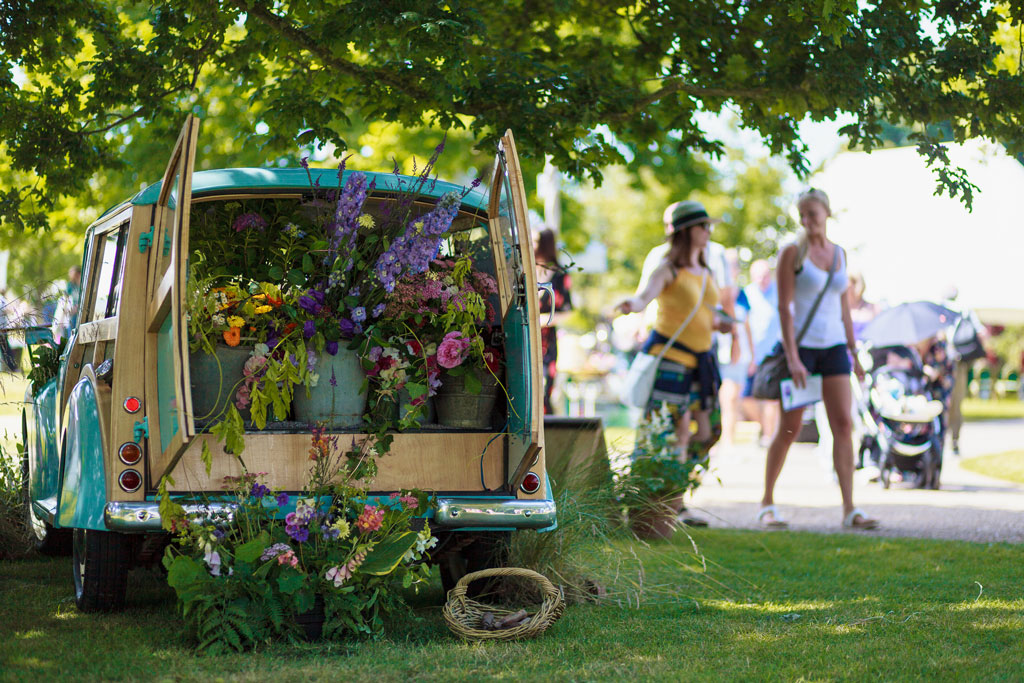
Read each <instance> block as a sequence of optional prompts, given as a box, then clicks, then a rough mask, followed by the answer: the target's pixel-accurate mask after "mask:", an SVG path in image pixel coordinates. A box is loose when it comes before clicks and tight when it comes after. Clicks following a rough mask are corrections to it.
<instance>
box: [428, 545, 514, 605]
mask: <svg viewBox="0 0 1024 683" xmlns="http://www.w3.org/2000/svg"><path fill="white" fill-rule="evenodd" d="M511 536H512V532H510V531H481V532H479V533H476V534H473V541H472V542H471V543H469V544H468V545H466V546H464V547H463V548H461V549H460V550H458V551H454V552H450V553H445V555H444V556H443V557H441V558H440V561H439V562H438V564H437V568H438V570H439V571H440V574H441V586H442V587H443V588H444V592H445V595H447V594H448V591H450V590H451V589H452V588H455V584H456V583H458V582H459V579H461V578H462V577H463V576H465V575H466V574H471V573H473V572H478V571H480V570H482V569H493V568H495V567H504V566H506V565H507V564H508V544H509V540H511ZM491 583H492V582H490V581H476V582H474V583H472V584H470V586H469V590H467V591H466V594H467V595H468V596H469V597H476V596H478V595H480V594H481V593H485V592H490V591H491V589H492V588H493V586H492V585H491Z"/></svg>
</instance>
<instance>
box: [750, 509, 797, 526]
mask: <svg viewBox="0 0 1024 683" xmlns="http://www.w3.org/2000/svg"><path fill="white" fill-rule="evenodd" d="M765 515H771V516H772V518H771V519H770V520H768V521H767V522H766V521H765V519H764V518H765ZM757 523H758V524H760V525H761V526H762V527H764V528H765V529H786V528H788V527H789V522H787V521H786V520H784V519H782V516H781V515H779V511H778V510H777V509H776V508H775V506H774V505H765V506H764V507H763V508H761V510H760V512H758V513H757Z"/></svg>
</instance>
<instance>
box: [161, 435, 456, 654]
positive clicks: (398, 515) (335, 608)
mask: <svg viewBox="0 0 1024 683" xmlns="http://www.w3.org/2000/svg"><path fill="white" fill-rule="evenodd" d="M337 442H338V437H337V436H328V435H326V434H325V433H324V432H323V430H322V429H320V428H316V429H314V430H313V433H312V436H311V444H310V451H309V452H310V461H311V464H310V473H309V486H308V488H307V491H308V494H307V495H305V496H301V497H295V496H291V495H289V494H288V493H284V492H280V491H273V490H271V489H270V488H269V487H267V486H266V485H265V484H264V483H263V478H264V477H265V475H266V473H263V472H257V473H246V474H243V475H242V476H239V477H225V481H224V488H225V491H226V493H225V497H224V498H225V499H226V500H229V501H231V502H234V503H235V505H236V509H235V512H234V514H233V516H232V518H231V519H209V518H204V517H202V516H199V515H196V516H192V517H185V516H180V515H179V516H178V517H177V518H176V520H175V524H174V530H175V542H174V544H173V545H171V546H170V547H168V549H167V551H166V553H165V556H164V566H165V567H166V568H167V570H168V582H169V583H170V585H171V586H172V587H173V588H174V590H175V591H176V593H177V596H178V600H179V603H180V605H181V608H182V611H183V614H184V615H185V617H186V619H187V621H188V623H189V625H190V627H191V628H192V629H193V631H194V633H195V635H196V637H197V639H198V642H199V647H200V649H202V650H208V651H211V652H223V651H230V650H245V649H249V648H252V647H255V646H257V645H258V644H260V643H263V642H265V641H266V640H268V639H271V638H288V639H297V638H300V637H301V632H300V629H299V627H298V626H297V622H296V620H295V618H294V617H295V616H296V615H300V614H305V613H309V612H310V611H314V610H317V609H319V608H320V606H322V609H323V616H324V622H323V636H324V637H326V638H343V637H348V636H370V637H376V636H378V635H380V633H381V631H382V629H383V621H382V618H383V616H384V615H385V614H386V613H388V612H389V611H391V610H394V609H396V608H398V607H401V606H402V604H403V603H402V600H401V596H400V594H399V592H398V589H399V587H403V588H409V587H418V586H420V585H422V584H423V583H424V582H425V581H426V580H427V579H428V577H429V567H428V565H426V564H425V563H424V562H422V560H423V558H424V554H425V553H427V551H428V550H429V549H430V548H431V547H433V546H434V545H435V544H436V543H437V539H436V538H435V537H434V536H433V535H432V534H431V531H430V527H429V526H428V525H426V524H424V526H423V528H422V530H420V531H414V530H413V528H412V520H413V519H414V518H415V517H416V516H418V515H422V514H423V513H425V512H426V510H427V508H428V505H429V502H428V499H427V496H426V495H425V494H423V493H421V492H416V491H403V492H396V493H393V494H391V495H390V496H389V497H386V498H383V499H376V500H374V499H371V498H370V496H369V495H368V493H367V490H366V489H365V488H364V487H362V486H361V485H360V483H359V480H360V478H362V477H365V476H366V475H367V474H368V472H369V470H367V469H366V464H367V463H365V462H363V461H359V460H356V459H352V458H350V457H349V456H348V455H347V454H345V453H342V452H341V451H340V449H339V448H338V443H337ZM285 511H287V512H285Z"/></svg>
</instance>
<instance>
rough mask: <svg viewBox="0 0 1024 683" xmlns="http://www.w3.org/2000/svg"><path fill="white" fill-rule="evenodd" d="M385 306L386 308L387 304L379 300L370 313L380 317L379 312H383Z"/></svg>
mask: <svg viewBox="0 0 1024 683" xmlns="http://www.w3.org/2000/svg"><path fill="white" fill-rule="evenodd" d="M385 308H387V305H386V304H385V303H384V302H381V303H379V304H377V305H376V306H374V307H373V311H372V313H371V315H372V316H373V317H374V318H377V317H380V314H381V313H383V312H384V309H385Z"/></svg>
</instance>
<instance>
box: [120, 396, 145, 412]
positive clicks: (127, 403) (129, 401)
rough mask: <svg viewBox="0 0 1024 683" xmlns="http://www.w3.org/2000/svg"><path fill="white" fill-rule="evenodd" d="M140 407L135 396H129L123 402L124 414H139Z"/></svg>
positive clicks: (140, 403)
mask: <svg viewBox="0 0 1024 683" xmlns="http://www.w3.org/2000/svg"><path fill="white" fill-rule="evenodd" d="M141 407H142V401H140V400H139V399H138V398H136V397H135V396H129V397H128V398H126V399H125V400H124V409H125V411H126V412H129V413H137V412H139V408H141Z"/></svg>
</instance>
